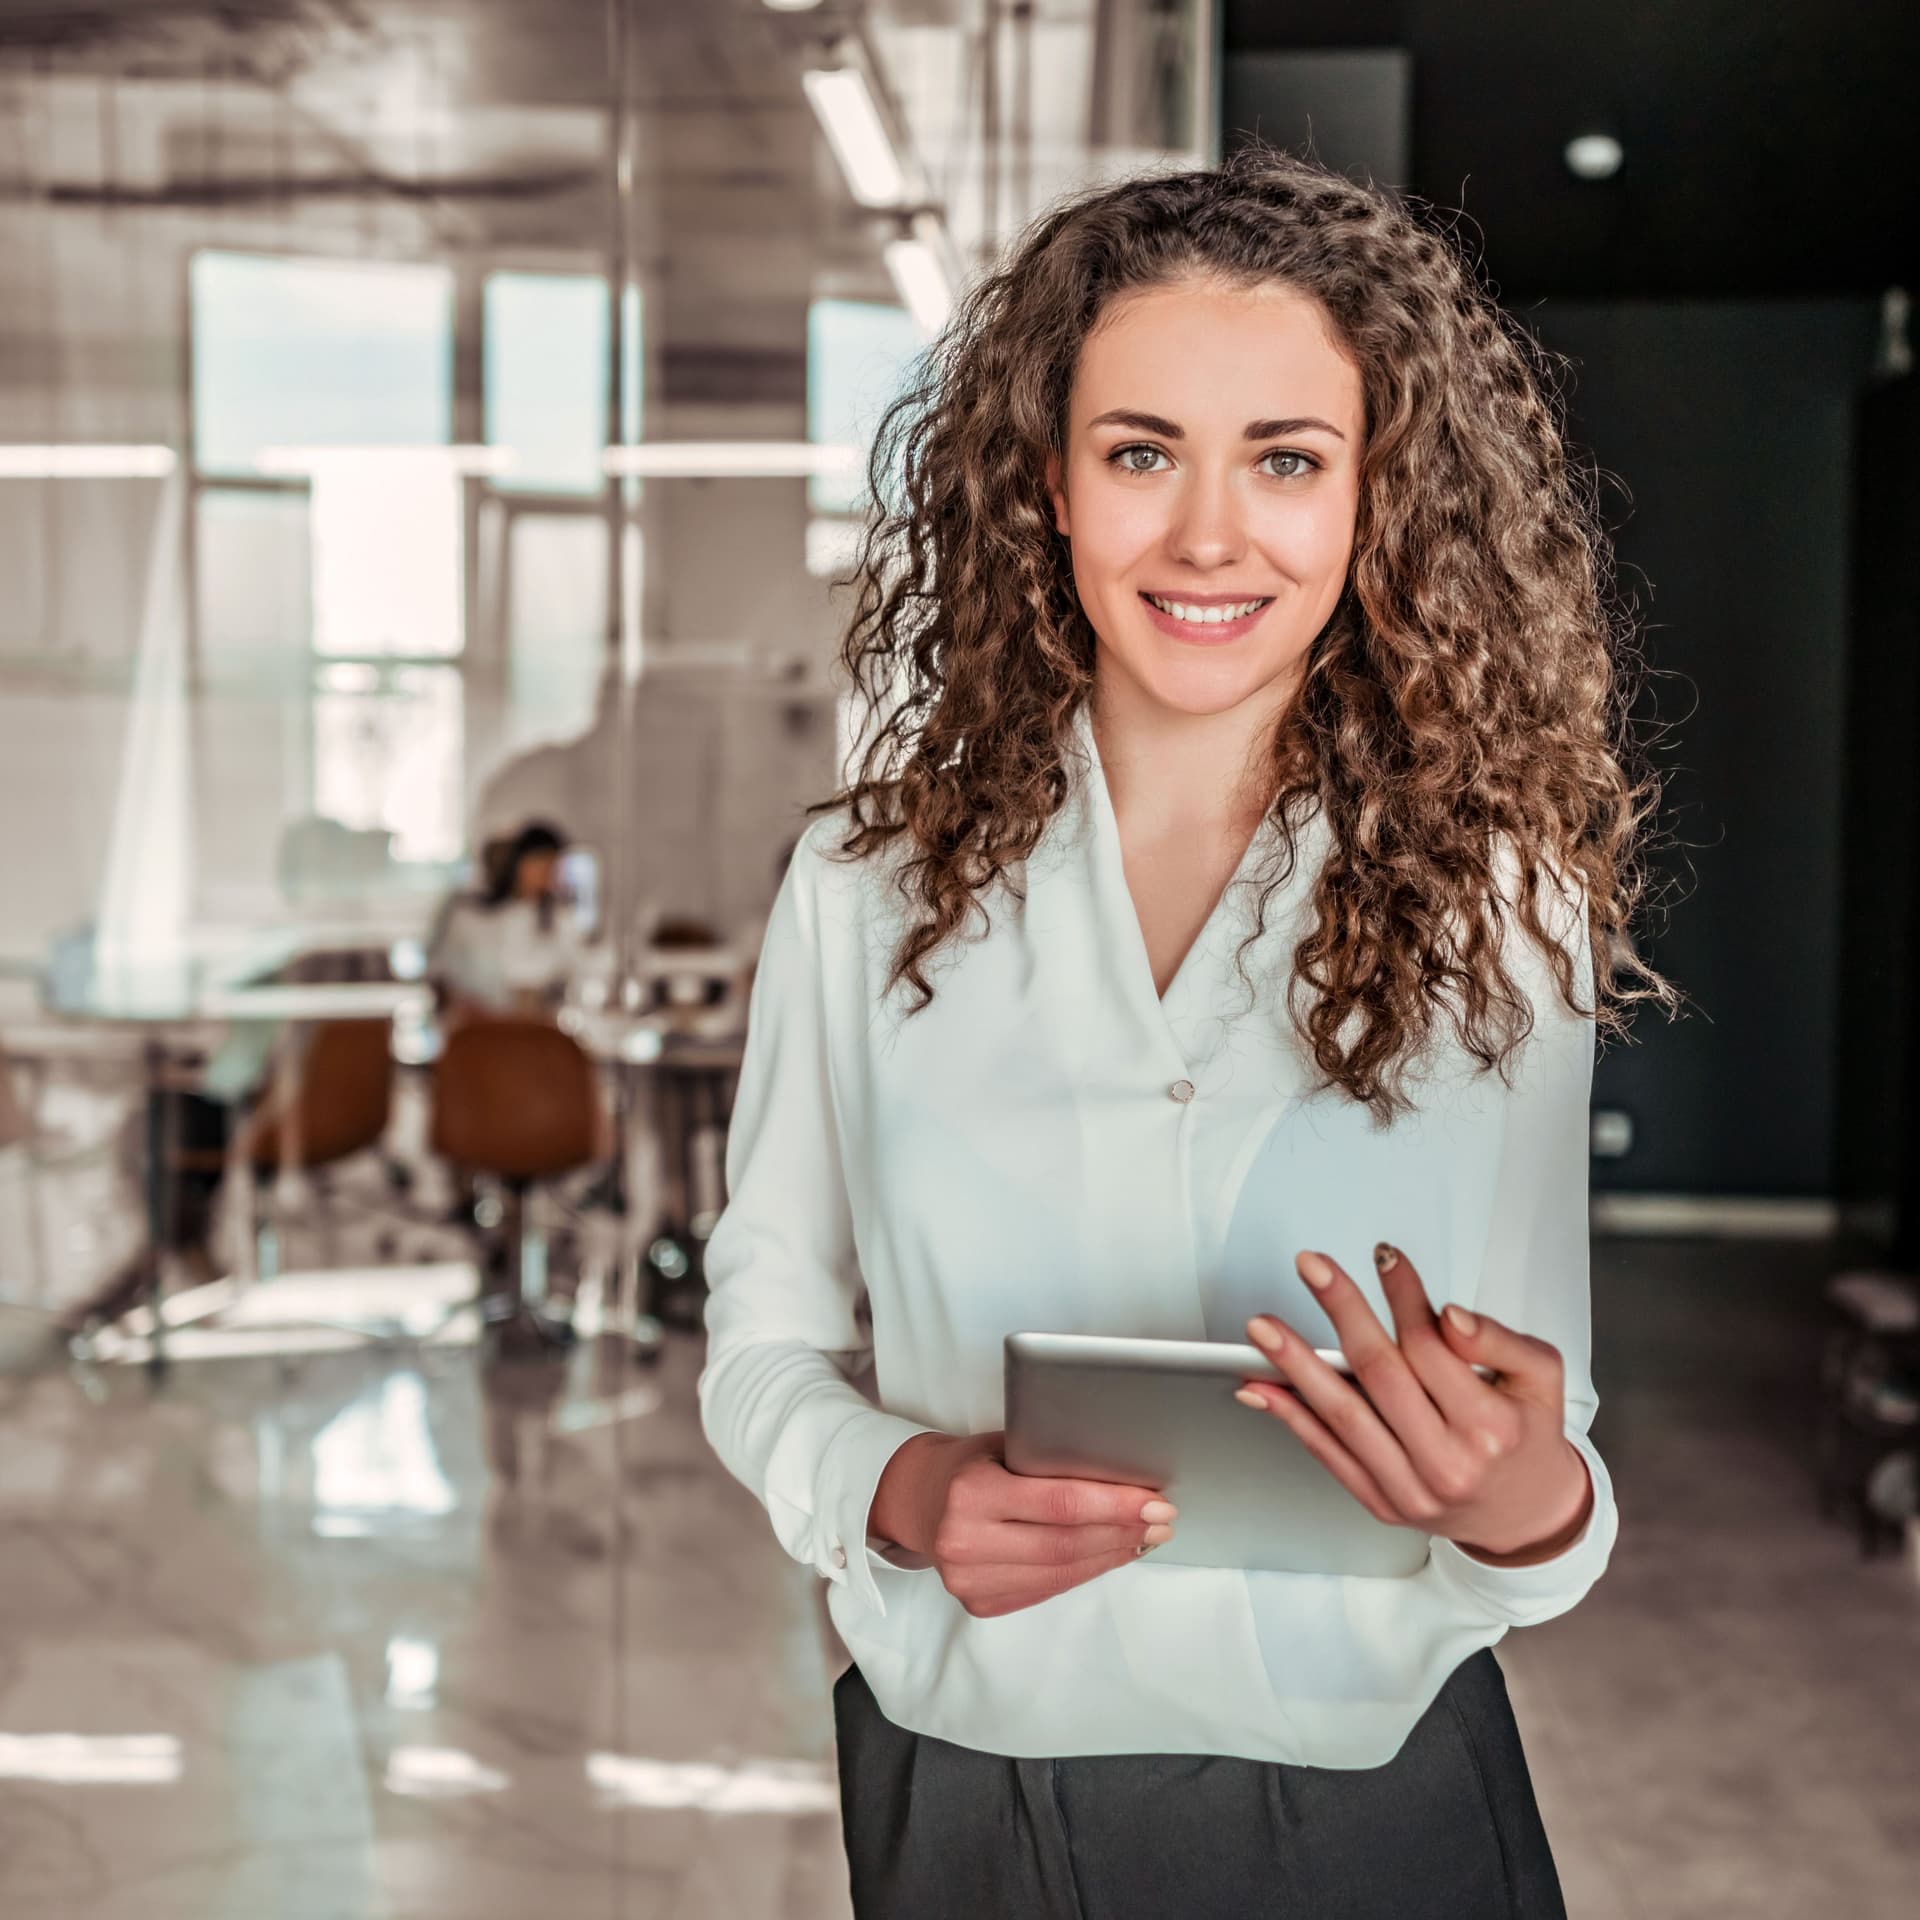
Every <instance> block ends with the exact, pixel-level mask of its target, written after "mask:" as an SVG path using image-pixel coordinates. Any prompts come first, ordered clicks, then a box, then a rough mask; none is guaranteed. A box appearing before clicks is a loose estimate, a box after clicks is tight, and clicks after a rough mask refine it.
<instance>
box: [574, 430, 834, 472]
mask: <svg viewBox="0 0 1920 1920" xmlns="http://www.w3.org/2000/svg"><path fill="white" fill-rule="evenodd" d="M601 464H602V465H603V466H604V467H605V468H606V470H607V471H608V472H609V473H611V474H613V475H615V476H617V477H618V478H621V479H633V478H637V477H643V476H647V475H657V476H660V477H664V478H668V479H676V480H686V479H701V480H743V479H804V478H805V477H806V476H807V475H808V474H814V473H847V472H850V471H852V470H854V469H857V468H858V467H859V465H860V450H859V448H858V447H837V446H818V447H817V446H815V445H813V444H812V443H811V442H810V441H806V440H654V441H649V442H648V443H647V444H645V445H644V446H638V447H609V448H608V449H607V450H606V452H605V453H604V454H603V455H602V456H601Z"/></svg>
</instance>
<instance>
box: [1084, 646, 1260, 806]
mask: <svg viewBox="0 0 1920 1920" xmlns="http://www.w3.org/2000/svg"><path fill="white" fill-rule="evenodd" d="M1291 698H1292V687H1291V685H1282V686H1281V687H1280V688H1279V690H1278V691H1277V692H1276V691H1275V690H1273V689H1269V688H1263V689H1262V690H1261V692H1260V693H1259V694H1257V695H1255V696H1253V697H1252V698H1250V699H1247V700H1243V701H1242V702H1241V703H1240V704H1239V705H1238V706H1236V707H1228V708H1226V709H1224V710H1223V711H1221V712H1219V713H1182V712H1180V711H1179V710H1178V709H1176V708H1173V707H1168V706H1165V705H1163V704H1162V703H1161V702H1159V701H1157V700H1155V699H1153V698H1152V697H1151V695H1149V694H1148V693H1146V692H1145V691H1144V690H1143V689H1142V688H1141V687H1140V686H1139V685H1138V684H1137V683H1135V682H1134V681H1132V680H1130V679H1128V678H1125V677H1124V676H1122V675H1120V674H1118V673H1102V672H1101V671H1100V670H1099V669H1098V668H1096V670H1095V674H1094V683H1093V692H1092V695H1091V697H1090V708H1089V711H1090V717H1091V720H1092V723H1093V737H1094V742H1095V744H1096V745H1097V746H1098V747H1099V749H1100V764H1101V766H1102V768H1103V769H1104V771H1105V773H1106V777H1107V792H1108V794H1109V796H1110V797H1111V799H1112V802H1113V812H1114V818H1115V819H1116V820H1117V821H1119V822H1120V824H1121V826H1122V827H1123V828H1125V829H1127V830H1128V831H1130V832H1137V833H1139V834H1140V835H1141V836H1142V837H1144V838H1146V839H1151V840H1157V839H1160V838H1161V837H1162V836H1167V835H1184V834H1189V833H1194V832H1208V831H1220V830H1226V829H1232V830H1236V831H1239V830H1244V831H1245V832H1246V833H1248V834H1251V833H1252V832H1253V830H1254V828H1255V827H1256V826H1257V825H1258V823H1259V821H1260V819H1261V817H1262V816H1263V815H1264V814H1265V812H1266V810H1267V806H1268V804H1269V802H1270V800H1271V797H1272V795H1271V788H1272V773H1271V752H1272V741H1273V735H1274V729H1275V728H1276V727H1277V726H1278V725H1279V724H1280V718H1281V715H1282V714H1283V713H1284V712H1285V711H1286V708H1287V705H1288V702H1289V701H1290V699H1291Z"/></svg>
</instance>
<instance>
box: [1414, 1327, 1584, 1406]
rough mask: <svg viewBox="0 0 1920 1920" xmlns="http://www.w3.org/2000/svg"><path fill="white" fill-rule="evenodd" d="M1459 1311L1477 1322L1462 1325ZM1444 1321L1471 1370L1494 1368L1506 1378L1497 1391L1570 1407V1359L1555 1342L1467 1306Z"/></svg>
mask: <svg viewBox="0 0 1920 1920" xmlns="http://www.w3.org/2000/svg"><path fill="white" fill-rule="evenodd" d="M1456 1314H1458V1315H1459V1316H1460V1317H1461V1318H1464V1319H1466V1320H1468V1321H1470V1322H1471V1323H1472V1324H1471V1326H1470V1327H1466V1328H1462V1327H1461V1326H1460V1325H1459V1324H1458V1321H1457V1320H1456V1318H1455V1315H1456ZM1440 1325H1441V1326H1442V1328H1444V1329H1445V1339H1446V1342H1447V1344H1448V1346H1449V1347H1450V1348H1452V1350H1453V1351H1454V1352H1455V1353H1457V1354H1458V1355H1459V1356H1460V1357H1461V1359H1462V1360H1463V1361H1464V1362H1465V1363H1466V1365H1467V1366H1468V1368H1469V1369H1471V1368H1473V1367H1475V1366H1482V1367H1491V1368H1493V1370H1494V1371H1495V1372H1496V1373H1498V1374H1499V1375H1500V1376H1501V1384H1500V1386H1499V1387H1498V1388H1495V1389H1494V1391H1496V1392H1500V1393H1506V1394H1510V1395H1512V1396H1513V1397H1514V1398H1515V1399H1519V1400H1532V1401H1534V1402H1535V1403H1536V1404H1538V1405H1540V1406H1543V1407H1547V1408H1549V1409H1559V1408H1562V1407H1563V1406H1564V1404H1565V1395H1566V1372H1567V1368H1566V1359H1565V1356H1564V1355H1563V1354H1562V1353H1561V1351H1560V1349H1559V1348H1558V1347H1556V1346H1555V1345H1554V1344H1553V1343H1552V1342H1551V1341H1549V1340H1540V1339H1536V1338H1535V1337H1534V1336H1533V1335H1532V1334H1530V1333H1521V1332H1519V1331H1518V1330H1517V1329H1515V1328H1513V1327H1510V1326H1507V1325H1506V1324H1505V1323H1504V1322H1503V1321H1499V1320H1496V1319H1494V1318H1493V1316H1492V1315H1491V1314H1485V1313H1468V1312H1466V1310H1465V1309H1464V1308H1449V1310H1448V1311H1447V1312H1446V1313H1443V1314H1442V1315H1441V1316H1440Z"/></svg>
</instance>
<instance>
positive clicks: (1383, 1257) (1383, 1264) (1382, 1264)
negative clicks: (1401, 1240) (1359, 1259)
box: [1373, 1240, 1400, 1273]
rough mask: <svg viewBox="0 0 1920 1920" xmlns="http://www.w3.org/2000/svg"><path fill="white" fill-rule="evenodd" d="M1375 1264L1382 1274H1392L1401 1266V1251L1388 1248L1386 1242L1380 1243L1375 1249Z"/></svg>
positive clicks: (1395, 1248)
mask: <svg viewBox="0 0 1920 1920" xmlns="http://www.w3.org/2000/svg"><path fill="white" fill-rule="evenodd" d="M1373 1264H1374V1265H1375V1266H1376V1267H1378V1268H1379V1269H1380V1271H1381V1272H1382V1273H1391V1272H1392V1271H1393V1270H1394V1268H1395V1267H1397V1266H1398V1265H1399V1264H1400V1251H1399V1249H1398V1248H1397V1247H1390V1246H1388V1244H1387V1243H1386V1242H1385V1241H1384V1240H1382V1241H1380V1242H1378V1243H1377V1244H1376V1245H1375V1247H1374V1249H1373Z"/></svg>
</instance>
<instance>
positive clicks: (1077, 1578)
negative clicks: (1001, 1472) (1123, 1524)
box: [957, 1547, 1139, 1614]
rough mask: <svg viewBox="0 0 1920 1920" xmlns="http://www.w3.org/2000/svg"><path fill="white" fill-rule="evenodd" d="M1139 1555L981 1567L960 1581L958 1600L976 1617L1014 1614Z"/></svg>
mask: <svg viewBox="0 0 1920 1920" xmlns="http://www.w3.org/2000/svg"><path fill="white" fill-rule="evenodd" d="M1138 1558H1139V1556H1138V1555H1137V1554H1136V1553H1135V1552H1134V1550H1133V1548H1131V1547H1128V1548H1126V1549H1125V1550H1124V1551H1122V1552H1119V1553H1103V1554H1095V1555H1094V1556H1093V1557H1092V1558H1090V1559H1086V1560H1071V1561H1064V1562H1062V1563H1061V1565H1059V1566H1057V1567H1021V1566H1012V1567H995V1568H985V1567H983V1568H981V1569H980V1571H979V1572H978V1573H977V1574H974V1575H971V1576H969V1577H968V1578H967V1579H966V1580H965V1581H964V1582H962V1587H961V1592H960V1593H959V1595H958V1596H957V1597H958V1598H959V1599H961V1600H962V1601H963V1602H964V1603H965V1605H966V1607H967V1609H968V1611H969V1612H973V1613H980V1614H995V1613H1015V1612H1018V1611H1019V1609H1020V1608H1022V1607H1033V1606H1038V1605H1039V1604H1040V1602H1041V1601H1043V1600H1051V1599H1053V1598H1054V1596H1055V1595H1056V1594H1062V1593H1068V1592H1071V1591H1072V1589H1073V1588H1075V1587H1082V1586H1085V1585H1086V1583H1087V1582H1088V1581H1089V1580H1097V1579H1098V1578H1099V1577H1100V1576H1101V1575H1102V1574H1103V1573H1113V1572H1115V1571H1117V1570H1118V1569H1119V1568H1121V1567H1130V1566H1132V1565H1133V1563H1134V1561H1135V1560H1136V1559H1138Z"/></svg>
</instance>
